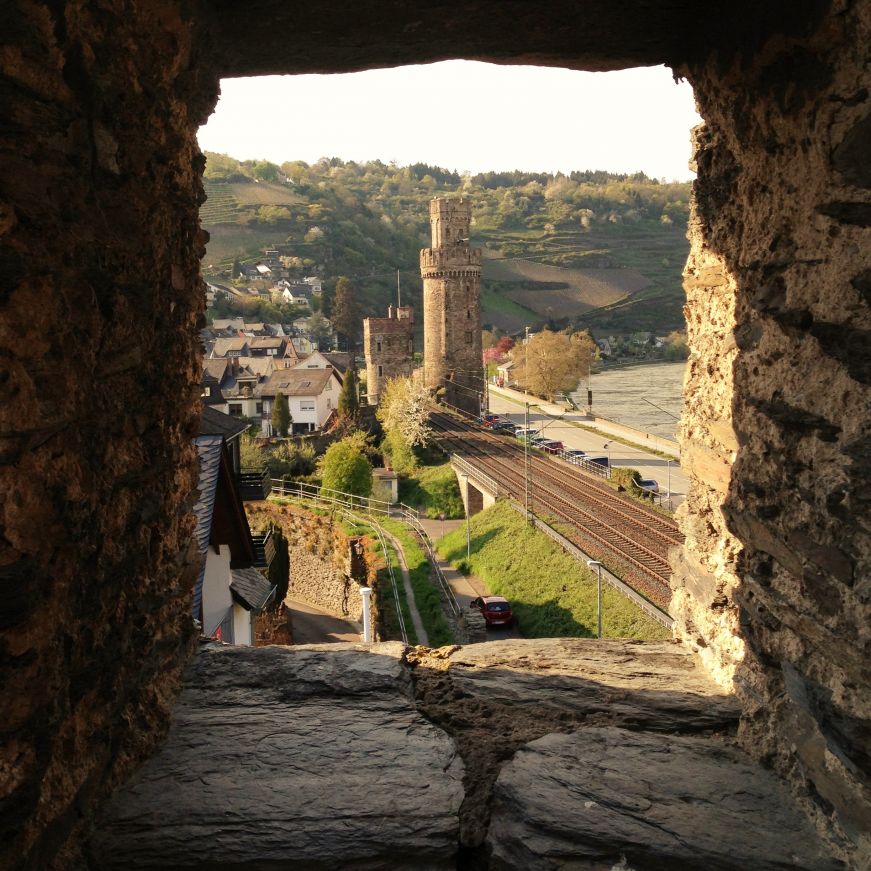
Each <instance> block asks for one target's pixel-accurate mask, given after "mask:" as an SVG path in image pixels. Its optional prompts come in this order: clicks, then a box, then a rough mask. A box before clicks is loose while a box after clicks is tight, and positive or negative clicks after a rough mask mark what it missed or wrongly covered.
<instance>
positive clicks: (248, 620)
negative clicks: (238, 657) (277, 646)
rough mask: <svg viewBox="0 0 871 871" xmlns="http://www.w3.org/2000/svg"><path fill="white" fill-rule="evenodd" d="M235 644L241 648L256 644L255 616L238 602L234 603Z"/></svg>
mask: <svg viewBox="0 0 871 871" xmlns="http://www.w3.org/2000/svg"><path fill="white" fill-rule="evenodd" d="M233 644H238V645H239V646H241V647H251V646H253V644H254V615H253V614H252V613H251V612H250V611H248V610H246V609H245V608H243V607H242V606H241V605H240V604H239V603H238V602H234V603H233Z"/></svg>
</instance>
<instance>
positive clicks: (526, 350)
mask: <svg viewBox="0 0 871 871" xmlns="http://www.w3.org/2000/svg"><path fill="white" fill-rule="evenodd" d="M524 329H525V330H526V341H525V342H524V343H523V351H524V354H525V355H526V362H525V363H524V364H523V392H524V393H529V327H524ZM526 413H527V415H528V414H529V406H528V405H527V407H526ZM526 426H527V428H529V421H527V423H526Z"/></svg>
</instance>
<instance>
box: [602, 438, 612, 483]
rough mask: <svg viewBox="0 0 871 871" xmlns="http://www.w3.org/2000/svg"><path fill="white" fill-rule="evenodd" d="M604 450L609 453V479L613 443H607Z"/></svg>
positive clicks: (603, 447) (603, 446)
mask: <svg viewBox="0 0 871 871" xmlns="http://www.w3.org/2000/svg"><path fill="white" fill-rule="evenodd" d="M602 449H603V450H606V451H607V452H608V477H609V478H610V477H611V442H605V444H603V445H602Z"/></svg>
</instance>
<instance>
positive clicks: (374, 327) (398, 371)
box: [363, 305, 414, 405]
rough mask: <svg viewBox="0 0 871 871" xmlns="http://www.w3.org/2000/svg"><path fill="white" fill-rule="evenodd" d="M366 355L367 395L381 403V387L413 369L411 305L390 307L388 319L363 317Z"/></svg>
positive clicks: (372, 401)
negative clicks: (379, 400) (379, 399)
mask: <svg viewBox="0 0 871 871" xmlns="http://www.w3.org/2000/svg"><path fill="white" fill-rule="evenodd" d="M363 351H364V353H365V354H366V394H367V397H368V402H369V405H378V397H379V395H380V394H381V388H382V387H383V386H384V384H385V383H386V382H387V381H389V380H390V379H391V378H398V377H399V376H400V375H411V372H412V370H413V369H414V312H413V311H412V308H411V306H410V305H401V306H397V307H396V308H394V307H393V306H392V305H391V306H388V308H387V317H386V318H365V319H364V320H363Z"/></svg>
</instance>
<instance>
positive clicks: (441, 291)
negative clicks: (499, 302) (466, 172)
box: [420, 197, 485, 414]
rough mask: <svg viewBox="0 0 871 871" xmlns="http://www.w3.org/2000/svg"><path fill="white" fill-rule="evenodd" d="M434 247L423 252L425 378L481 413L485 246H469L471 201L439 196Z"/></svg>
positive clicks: (432, 211)
mask: <svg viewBox="0 0 871 871" xmlns="http://www.w3.org/2000/svg"><path fill="white" fill-rule="evenodd" d="M429 220H430V225H431V229H432V248H424V249H423V250H422V251H421V252H420V274H421V276H422V277H423V364H424V380H425V382H426V385H427V387H429V388H430V389H431V390H440V389H442V388H445V393H444V400H445V402H447V403H449V404H450V405H454V406H456V407H458V408H461V409H463V410H464V411H468V412H470V413H471V414H478V413H479V412H480V410H481V401H482V396H483V392H484V387H485V385H484V373H483V365H482V362H481V249H480V248H470V247H469V225H470V224H471V222H472V204H471V203H470V202H469V201H468V200H464V199H446V198H443V197H437V198H436V199H434V200H432V202H430V204H429Z"/></svg>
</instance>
